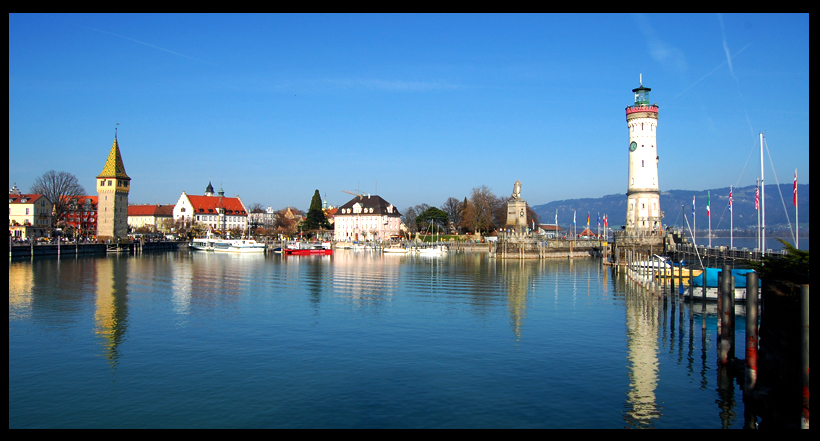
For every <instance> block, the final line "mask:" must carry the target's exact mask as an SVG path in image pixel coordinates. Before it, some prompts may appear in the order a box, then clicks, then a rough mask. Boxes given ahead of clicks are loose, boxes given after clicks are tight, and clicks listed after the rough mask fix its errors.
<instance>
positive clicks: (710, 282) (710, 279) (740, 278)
mask: <svg viewBox="0 0 820 441" xmlns="http://www.w3.org/2000/svg"><path fill="white" fill-rule="evenodd" d="M722 271H723V269H722V268H706V270H705V271H704V272H703V273H701V275H699V276H697V277H694V278H693V279H692V285H693V286H703V276H704V274H705V275H706V287H707V288H717V287H718V274H720V273H721V272H722ZM753 272H754V270H750V269H733V270H732V275H733V276H734V277H735V288H745V287H746V273H753ZM757 283H758V286H760V279H758V280H757Z"/></svg>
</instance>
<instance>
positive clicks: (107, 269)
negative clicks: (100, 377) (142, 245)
mask: <svg viewBox="0 0 820 441" xmlns="http://www.w3.org/2000/svg"><path fill="white" fill-rule="evenodd" d="M124 259H127V257H125V256H115V257H112V258H108V259H95V260H94V264H95V275H96V277H95V281H96V290H95V301H94V325H95V326H94V331H95V333H96V334H97V336H98V337H99V339H100V345H101V347H102V351H103V356H104V357H105V358H106V360H108V362H109V364H110V365H111V366H112V367H115V366H116V364H117V359H118V358H119V346H120V344H121V343H122V342H123V341H124V340H125V334H126V331H127V329H128V265H127V264H126V262H124V261H121V260H124Z"/></svg>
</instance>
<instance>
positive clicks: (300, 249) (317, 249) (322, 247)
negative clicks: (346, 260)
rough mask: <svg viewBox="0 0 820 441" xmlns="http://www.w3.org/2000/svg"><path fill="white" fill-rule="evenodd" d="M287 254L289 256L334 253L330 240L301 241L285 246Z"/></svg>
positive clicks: (327, 254)
mask: <svg viewBox="0 0 820 441" xmlns="http://www.w3.org/2000/svg"><path fill="white" fill-rule="evenodd" d="M284 251H285V255H289V256H311V255H320V256H329V255H331V254H333V248H332V247H331V244H330V242H299V243H297V244H295V246H291V245H289V246H288V247H287V248H285V250H284Z"/></svg>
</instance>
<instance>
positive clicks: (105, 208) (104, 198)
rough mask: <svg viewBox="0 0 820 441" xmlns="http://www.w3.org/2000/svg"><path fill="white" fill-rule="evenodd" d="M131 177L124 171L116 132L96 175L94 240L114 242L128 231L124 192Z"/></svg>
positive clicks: (128, 187)
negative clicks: (95, 234)
mask: <svg viewBox="0 0 820 441" xmlns="http://www.w3.org/2000/svg"><path fill="white" fill-rule="evenodd" d="M130 190H131V178H130V177H128V174H126V173H125V165H124V164H123V162H122V156H121V155H120V146H119V144H118V143H117V135H116V133H115V134H114V144H113V145H112V146H111V151H110V152H109V153H108V159H107V160H106V161H105V166H104V167H103V170H102V172H101V173H100V174H99V175H97V197H98V200H97V239H99V240H103V241H115V240H117V239H120V238H124V237H125V236H126V235H127V234H128V193H129V192H130Z"/></svg>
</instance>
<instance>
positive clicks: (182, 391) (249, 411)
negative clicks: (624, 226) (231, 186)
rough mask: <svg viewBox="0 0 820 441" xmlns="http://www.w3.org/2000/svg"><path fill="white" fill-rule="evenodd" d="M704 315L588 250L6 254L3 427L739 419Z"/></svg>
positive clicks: (623, 423) (712, 422)
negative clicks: (634, 281) (507, 255)
mask: <svg viewBox="0 0 820 441" xmlns="http://www.w3.org/2000/svg"><path fill="white" fill-rule="evenodd" d="M712 308H713V307H712ZM690 320H691V322H690ZM702 323H703V322H702V315H701V306H700V304H696V305H695V307H694V308H693V309H690V306H689V305H688V303H677V302H674V301H667V302H664V300H663V299H658V298H657V297H651V296H648V295H646V294H644V293H640V292H634V291H633V290H631V289H630V288H629V287H628V285H627V284H626V283H625V282H624V281H623V279H622V278H620V277H619V276H618V275H617V274H615V273H613V272H611V270H610V269H609V268H607V267H603V266H601V265H600V261H599V260H592V259H589V260H587V259H576V260H573V261H569V260H560V261H558V260H556V261H523V262H522V261H509V260H508V261H501V260H495V259H490V258H489V257H488V256H487V255H486V254H482V253H466V254H451V255H450V256H447V257H443V258H419V257H410V256H391V255H385V256H382V255H380V254H370V253H361V252H353V251H338V252H336V253H335V255H334V256H332V257H331V256H325V257H310V256H304V257H287V258H283V257H280V256H239V255H230V254H214V253H189V252H187V251H181V252H179V253H163V254H144V255H139V256H126V255H122V256H107V257H96V258H83V257H80V258H75V257H73V256H72V257H71V258H62V259H61V260H57V259H39V260H33V261H30V260H25V261H12V262H10V263H9V427H10V428H19V427H114V428H132V427H224V428H233V427H297V428H300V427H304V428H313V427H367V428H370V427H395V428H403V427H492V428H508V427H515V428H529V427H543V428H553V427H555V428H564V427H566V428H620V427H658V428H672V427H680V428H691V427H704V428H718V427H742V425H743V404H742V401H741V400H742V398H741V394H740V389H739V388H738V387H737V385H736V384H735V385H734V386H733V387H732V386H729V387H728V388H720V387H718V372H717V370H716V369H715V366H716V361H715V360H716V349H715V344H714V340H715V331H714V328H715V319H714V316H711V315H708V314H707V316H706V326H707V332H706V334H705V335H704V333H703V332H702V331H701V328H702ZM743 326H744V325H743V322H742V321H739V323H738V325H737V328H738V330H742V329H744V328H743ZM742 338H743V335H742V333H739V334H738V342H742V341H743V340H742ZM738 347H740V348H742V347H743V346H742V344H741V345H739V346H738Z"/></svg>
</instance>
